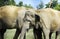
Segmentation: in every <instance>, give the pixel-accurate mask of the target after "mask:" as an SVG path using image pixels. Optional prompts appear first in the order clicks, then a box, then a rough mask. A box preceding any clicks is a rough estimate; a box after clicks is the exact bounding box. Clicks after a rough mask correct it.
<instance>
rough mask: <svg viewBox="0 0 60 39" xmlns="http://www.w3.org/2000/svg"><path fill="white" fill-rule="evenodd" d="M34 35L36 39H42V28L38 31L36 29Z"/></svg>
mask: <svg viewBox="0 0 60 39" xmlns="http://www.w3.org/2000/svg"><path fill="white" fill-rule="evenodd" d="M33 33H34V38H35V39H42V29H41V28H38V29H36V28H34V29H33Z"/></svg>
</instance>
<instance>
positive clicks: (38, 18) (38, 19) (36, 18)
mask: <svg viewBox="0 0 60 39" xmlns="http://www.w3.org/2000/svg"><path fill="white" fill-rule="evenodd" d="M39 21H40V17H39V16H38V15H36V14H35V22H39Z"/></svg>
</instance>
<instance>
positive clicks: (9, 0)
mask: <svg viewBox="0 0 60 39" xmlns="http://www.w3.org/2000/svg"><path fill="white" fill-rule="evenodd" d="M4 5H15V1H14V0H0V6H4Z"/></svg>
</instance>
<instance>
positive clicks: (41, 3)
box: [37, 1, 44, 9]
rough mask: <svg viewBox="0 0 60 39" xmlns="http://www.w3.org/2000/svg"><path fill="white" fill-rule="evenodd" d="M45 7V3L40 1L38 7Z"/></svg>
mask: <svg viewBox="0 0 60 39" xmlns="http://www.w3.org/2000/svg"><path fill="white" fill-rule="evenodd" d="M43 7H44V4H43V2H42V1H40V4H39V5H38V6H37V9H41V8H43Z"/></svg>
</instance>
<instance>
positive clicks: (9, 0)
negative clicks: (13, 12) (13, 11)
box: [7, 0, 16, 5]
mask: <svg viewBox="0 0 60 39" xmlns="http://www.w3.org/2000/svg"><path fill="white" fill-rule="evenodd" d="M7 3H8V5H16V3H15V1H14V0H8V2H7Z"/></svg>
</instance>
